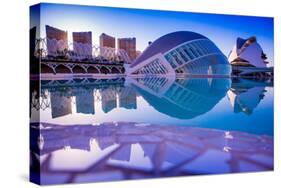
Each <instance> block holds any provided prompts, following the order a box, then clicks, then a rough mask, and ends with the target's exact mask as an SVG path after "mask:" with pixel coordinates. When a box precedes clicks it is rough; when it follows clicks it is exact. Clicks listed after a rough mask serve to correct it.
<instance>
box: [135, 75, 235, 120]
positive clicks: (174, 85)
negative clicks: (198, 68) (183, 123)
mask: <svg viewBox="0 0 281 188" xmlns="http://www.w3.org/2000/svg"><path fill="white" fill-rule="evenodd" d="M132 83H133V85H134V86H135V88H136V90H137V91H138V92H139V93H140V94H141V96H142V97H143V98H144V99H145V100H146V101H147V102H148V103H149V104H150V105H151V106H153V107H154V108H155V109H156V110H157V111H159V112H161V113H164V114H167V115H169V116H172V117H176V118H181V119H190V118H194V117H196V116H198V115H201V114H204V113H206V112H208V111H210V110H211V109H212V108H213V107H214V106H215V105H216V104H217V103H218V102H219V101H220V100H221V99H222V98H223V97H224V96H225V95H226V92H227V91H228V89H229V88H230V83H231V81H230V79H223V78H221V79H216V78H208V79H206V78H197V79H191V78H188V79H176V80H175V81H171V80H169V79H168V78H163V77H161V78H155V77H152V78H150V77H148V78H139V79H136V80H133V81H132Z"/></svg>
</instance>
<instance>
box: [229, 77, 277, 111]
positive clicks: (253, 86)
mask: <svg viewBox="0 0 281 188" xmlns="http://www.w3.org/2000/svg"><path fill="white" fill-rule="evenodd" d="M267 86H271V87H272V86H273V83H272V82H265V81H256V80H247V79H238V80H237V79H235V80H233V82H232V86H231V89H230V90H229V91H228V92H227V95H228V98H229V101H230V103H231V106H232V107H233V111H234V112H235V113H239V112H244V113H245V114H247V115H250V114H252V112H253V110H254V109H255V108H256V107H257V106H258V104H259V103H260V102H261V100H262V99H263V98H264V96H265V93H266V89H265V87H267Z"/></svg>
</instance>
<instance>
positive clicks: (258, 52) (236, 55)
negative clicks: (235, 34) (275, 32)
mask: <svg viewBox="0 0 281 188" xmlns="http://www.w3.org/2000/svg"><path fill="white" fill-rule="evenodd" d="M266 59H267V57H266V55H265V54H264V52H263V50H262V48H261V46H260V45H259V44H258V42H257V39H256V37H250V38H248V39H242V38H237V40H236V44H235V45H234V47H233V49H232V50H231V52H230V54H229V56H228V60H229V62H230V64H231V65H234V66H248V67H259V68H260V67H266V64H267V63H268V62H267V61H266Z"/></svg>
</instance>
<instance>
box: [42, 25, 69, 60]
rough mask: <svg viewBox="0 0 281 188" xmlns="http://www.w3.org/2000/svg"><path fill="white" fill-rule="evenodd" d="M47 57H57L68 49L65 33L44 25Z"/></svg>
mask: <svg viewBox="0 0 281 188" xmlns="http://www.w3.org/2000/svg"><path fill="white" fill-rule="evenodd" d="M46 38H47V50H48V55H52V56H57V55H60V53H62V52H63V51H65V50H67V49H68V41H67V31H63V30H60V29H57V28H55V27H51V26H49V25H46Z"/></svg>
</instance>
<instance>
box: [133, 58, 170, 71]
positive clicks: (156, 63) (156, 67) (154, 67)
mask: <svg viewBox="0 0 281 188" xmlns="http://www.w3.org/2000/svg"><path fill="white" fill-rule="evenodd" d="M166 73H168V70H167V69H166V68H165V67H164V66H163V65H162V64H161V63H160V60H159V59H155V60H153V61H152V62H151V63H149V64H147V65H145V66H144V67H142V68H140V69H139V70H138V74H166Z"/></svg>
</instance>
